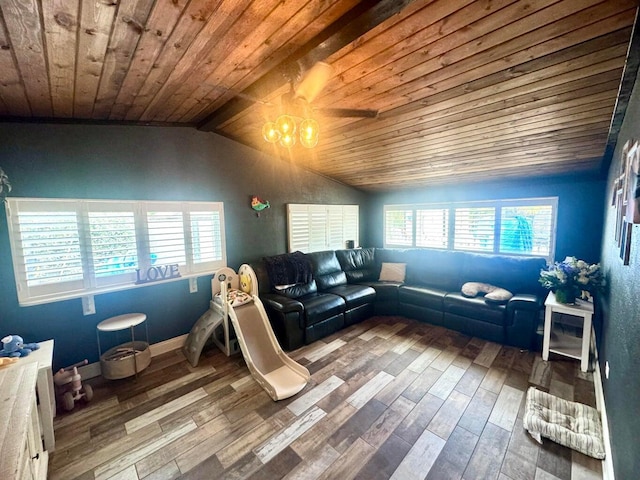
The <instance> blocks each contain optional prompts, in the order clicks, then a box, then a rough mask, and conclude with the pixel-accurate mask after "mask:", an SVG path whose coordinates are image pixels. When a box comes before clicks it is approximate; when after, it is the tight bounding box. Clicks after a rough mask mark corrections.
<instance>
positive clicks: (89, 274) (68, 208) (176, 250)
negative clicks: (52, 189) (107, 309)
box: [6, 198, 226, 305]
mask: <svg viewBox="0 0 640 480" xmlns="http://www.w3.org/2000/svg"><path fill="white" fill-rule="evenodd" d="M6 210H7V219H8V225H9V239H10V242H11V253H12V258H13V264H14V271H15V279H16V286H17V289H18V301H19V303H20V305H35V304H39V303H46V302H51V301H56V300H62V299H66V298H76V297H81V296H87V295H93V294H98V293H105V292H109V291H115V290H121V289H125V288H132V287H134V286H135V282H136V279H137V274H136V270H137V269H140V270H144V269H146V268H148V267H150V266H153V265H171V264H176V263H177V264H179V271H180V274H181V275H182V276H183V277H190V276H197V275H198V274H200V275H201V274H205V273H212V272H214V271H215V270H216V269H218V268H220V267H222V266H225V265H226V251H225V243H224V242H225V240H224V213H223V205H222V203H205V202H136V201H109V200H59V199H23V198H9V199H7V205H6Z"/></svg>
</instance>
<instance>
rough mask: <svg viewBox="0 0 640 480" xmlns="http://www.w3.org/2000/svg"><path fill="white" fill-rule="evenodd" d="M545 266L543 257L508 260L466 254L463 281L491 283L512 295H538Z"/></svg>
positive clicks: (495, 256) (497, 256)
mask: <svg viewBox="0 0 640 480" xmlns="http://www.w3.org/2000/svg"><path fill="white" fill-rule="evenodd" d="M545 266H546V261H545V259H544V258H542V257H509V256H505V255H485V254H475V253H466V254H465V255H464V266H463V268H462V273H461V275H460V278H461V280H462V281H463V282H467V281H476V282H483V283H489V284H491V285H495V286H496V287H500V288H504V289H507V290H509V291H510V292H513V293H537V292H540V291H541V286H540V284H539V283H538V278H539V277H540V270H541V269H542V268H544V267H545Z"/></svg>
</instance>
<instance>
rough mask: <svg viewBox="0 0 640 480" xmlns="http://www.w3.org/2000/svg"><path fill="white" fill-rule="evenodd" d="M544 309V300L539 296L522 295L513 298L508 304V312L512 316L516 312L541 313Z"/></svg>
mask: <svg viewBox="0 0 640 480" xmlns="http://www.w3.org/2000/svg"><path fill="white" fill-rule="evenodd" d="M541 308H542V299H541V298H540V297H538V296H537V295H530V294H525V293H520V294H517V295H514V296H513V297H511V299H510V300H509V301H508V302H507V312H509V313H508V314H509V315H510V314H511V312H514V311H515V310H529V311H536V312H537V311H539V310H540V309H541Z"/></svg>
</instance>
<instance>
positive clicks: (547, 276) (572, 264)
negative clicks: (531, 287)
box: [539, 257, 605, 303]
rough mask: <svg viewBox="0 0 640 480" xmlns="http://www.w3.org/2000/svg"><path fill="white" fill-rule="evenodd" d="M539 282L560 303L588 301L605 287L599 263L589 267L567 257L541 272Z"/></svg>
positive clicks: (585, 263) (582, 261) (581, 261)
mask: <svg viewBox="0 0 640 480" xmlns="http://www.w3.org/2000/svg"><path fill="white" fill-rule="evenodd" d="M539 281H540V283H541V284H542V286H543V287H544V288H547V289H549V290H552V291H553V292H554V293H555V294H556V300H557V301H558V302H560V303H574V302H575V299H576V298H578V297H579V298H581V299H583V300H588V299H589V298H590V297H591V296H592V295H593V294H594V293H595V292H597V291H599V290H601V289H602V288H603V287H604V285H605V280H604V276H603V275H602V271H601V270H600V264H599V263H594V264H592V265H589V264H588V263H587V262H585V261H584V260H577V259H576V257H567V258H565V259H564V260H563V261H562V262H556V263H554V264H553V265H551V266H550V267H549V268H547V269H546V270H541V271H540V280H539Z"/></svg>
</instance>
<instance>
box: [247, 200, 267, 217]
mask: <svg viewBox="0 0 640 480" xmlns="http://www.w3.org/2000/svg"><path fill="white" fill-rule="evenodd" d="M270 206H271V205H269V200H261V199H260V198H259V197H258V196H257V195H253V196H252V197H251V208H253V209H254V210H255V211H256V212H258V213H256V215H257V216H258V217H259V216H260V212H261V211H262V210H264V209H266V208H269V207H270Z"/></svg>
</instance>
